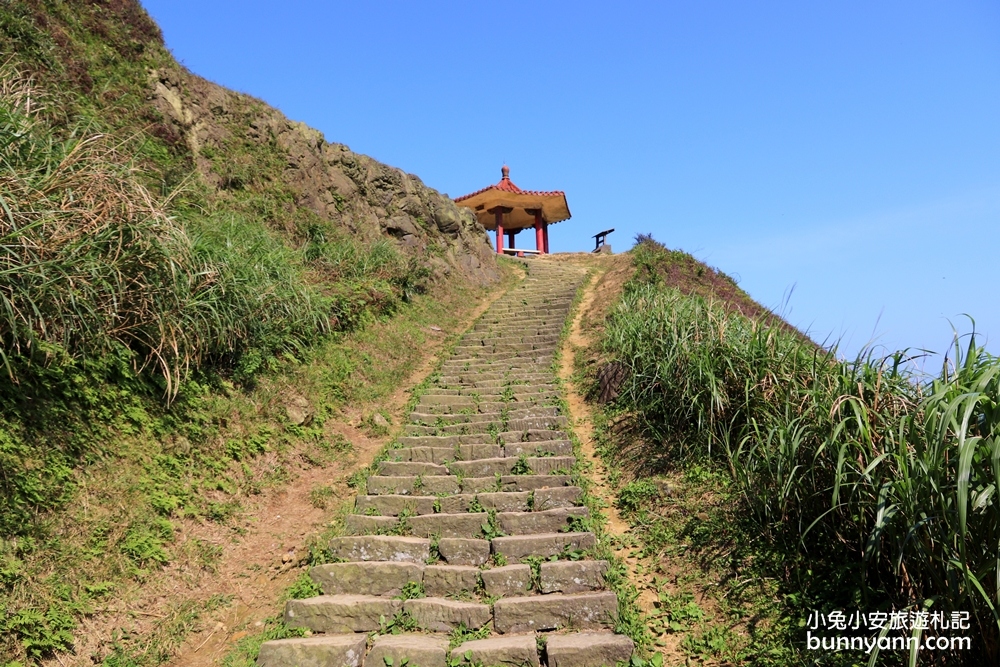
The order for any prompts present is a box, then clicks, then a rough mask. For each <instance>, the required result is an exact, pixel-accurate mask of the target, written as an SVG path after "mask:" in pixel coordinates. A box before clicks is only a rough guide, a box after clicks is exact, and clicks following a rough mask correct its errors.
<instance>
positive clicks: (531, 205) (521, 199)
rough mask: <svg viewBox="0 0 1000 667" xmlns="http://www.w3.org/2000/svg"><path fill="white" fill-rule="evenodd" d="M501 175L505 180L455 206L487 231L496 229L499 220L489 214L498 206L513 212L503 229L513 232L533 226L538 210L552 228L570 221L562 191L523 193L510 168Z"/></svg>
mask: <svg viewBox="0 0 1000 667" xmlns="http://www.w3.org/2000/svg"><path fill="white" fill-rule="evenodd" d="M500 173H501V175H502V176H503V178H501V179H500V182H499V183H497V184H496V185H490V186H487V187H485V188H483V189H482V190H476V191H475V192H473V193H471V194H467V195H463V196H461V197H456V198H455V203H457V204H459V205H460V206H466V207H468V208H471V209H472V210H473V211H474V212H475V213H476V217H478V218H479V222H480V223H482V225H483V226H484V227H485V228H486V229H495V228H496V217H495V215H494V214H493V213H490V211H491V210H493V209H494V208H496V207H497V206H500V207H504V208H507V209H512V210H511V211H510V212H509V213H506V214H505V215H504V229H507V230H510V231H515V230H518V229H524V228H525V227H531V226H534V224H535V217H534V211H536V210H540V211H541V212H542V220H544V221H545V222H547V223H549V224H553V223H556V222H561V221H562V220H568V219H569V218H570V212H569V204H568V203H567V202H566V193H565V192H563V191H562V190H551V191H548V192H546V191H541V190H522V189H521V188H519V187H517V185H515V184H514V181H512V180H510V168H509V167H508V166H507V165H504V166H503V168H502V169H501V170H500ZM528 211H532V212H531V213H528Z"/></svg>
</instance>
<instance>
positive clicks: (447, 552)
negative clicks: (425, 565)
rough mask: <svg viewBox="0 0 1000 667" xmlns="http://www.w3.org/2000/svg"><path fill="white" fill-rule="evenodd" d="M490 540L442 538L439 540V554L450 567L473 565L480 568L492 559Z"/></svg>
mask: <svg viewBox="0 0 1000 667" xmlns="http://www.w3.org/2000/svg"><path fill="white" fill-rule="evenodd" d="M490 553H491V545H490V541H489V540H481V539H471V538H463V537H442V538H441V539H440V540H438V554H440V556H441V558H442V559H443V560H444V562H446V563H447V564H448V565H473V566H475V567H480V566H482V565H485V564H486V561H488V560H489V559H490Z"/></svg>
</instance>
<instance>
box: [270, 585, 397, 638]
mask: <svg viewBox="0 0 1000 667" xmlns="http://www.w3.org/2000/svg"><path fill="white" fill-rule="evenodd" d="M402 609H403V601H402V600H397V599H395V598H388V597H375V596H371V595H354V594H351V595H320V596H317V597H314V598H307V599H305V600H289V601H288V602H286V603H285V625H287V626H288V627H291V628H308V629H309V630H312V631H313V632H323V633H346V632H374V631H376V630H379V629H380V628H381V627H382V626H381V622H382V621H389V620H391V619H392V617H393V616H395V615H396V613H397V612H399V611H402Z"/></svg>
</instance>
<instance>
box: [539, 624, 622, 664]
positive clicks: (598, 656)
mask: <svg viewBox="0 0 1000 667" xmlns="http://www.w3.org/2000/svg"><path fill="white" fill-rule="evenodd" d="M633 650H635V644H634V643H633V642H632V640H631V639H629V638H628V637H626V636H625V635H615V634H611V633H610V632H576V633H570V634H565V635H562V634H553V635H549V636H548V640H547V641H546V642H545V655H546V659H547V663H546V664H548V667H613V666H614V665H617V664H619V663H622V662H624V663H628V662H629V661H630V660H631V659H632V651H633Z"/></svg>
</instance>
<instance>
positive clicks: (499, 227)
mask: <svg viewBox="0 0 1000 667" xmlns="http://www.w3.org/2000/svg"><path fill="white" fill-rule="evenodd" d="M496 216H497V254H498V255H502V254H503V211H501V210H500V209H499V208H498V209H497V212H496Z"/></svg>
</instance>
